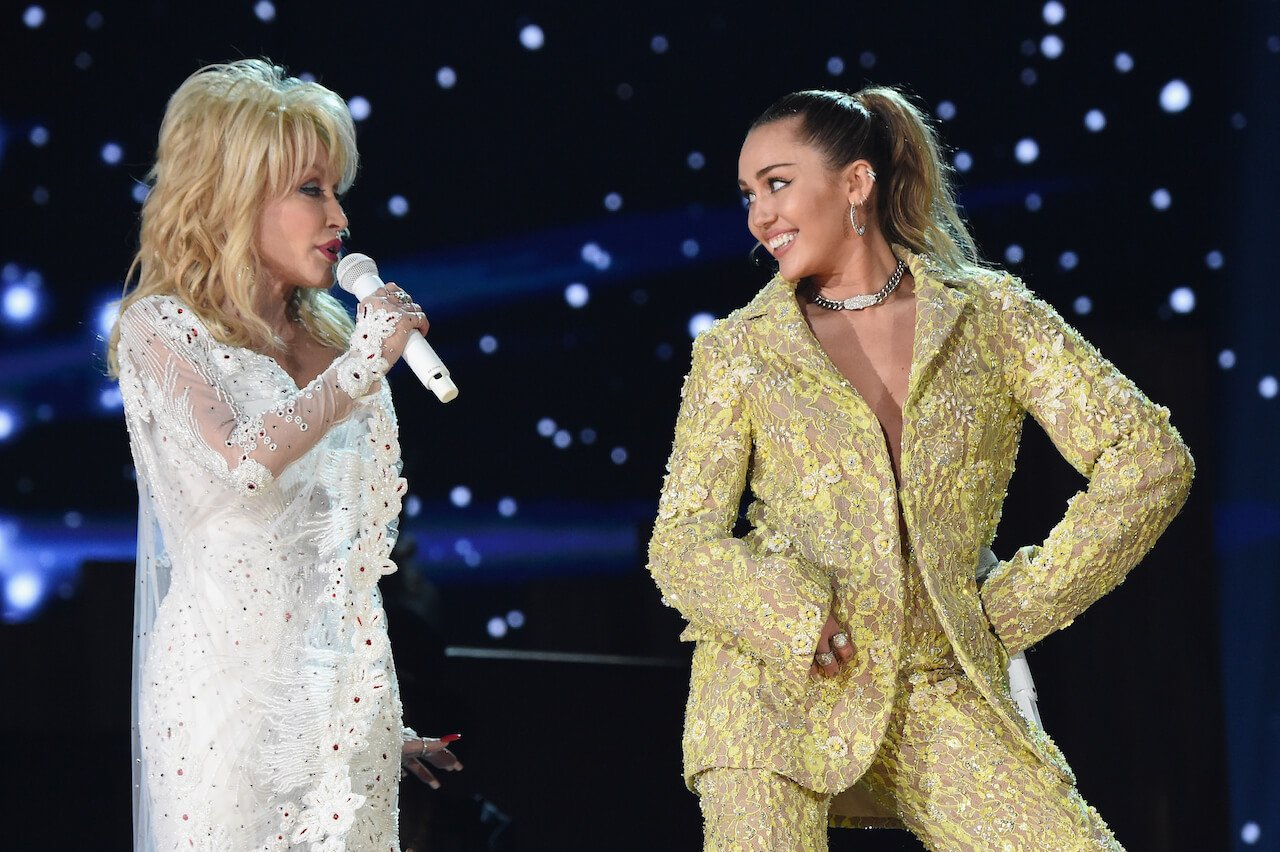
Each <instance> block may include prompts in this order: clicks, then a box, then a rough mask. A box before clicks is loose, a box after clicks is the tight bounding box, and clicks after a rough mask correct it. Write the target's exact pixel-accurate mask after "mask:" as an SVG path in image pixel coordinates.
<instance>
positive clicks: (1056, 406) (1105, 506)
mask: <svg viewBox="0 0 1280 852" xmlns="http://www.w3.org/2000/svg"><path fill="white" fill-rule="evenodd" d="M1000 296H1001V297H1002V298H1003V304H1002V305H1001V308H1002V310H1001V324H1002V342H1001V344H1000V348H1001V350H1002V351H1003V353H1004V361H1005V363H1004V368H1003V369H1004V373H1005V375H1006V376H1008V377H1009V378H1010V380H1011V384H1012V387H1013V393H1014V396H1015V397H1016V398H1017V400H1018V402H1019V403H1020V404H1021V405H1022V406H1023V407H1024V408H1025V409H1026V410H1027V411H1029V412H1030V413H1031V415H1032V416H1033V417H1034V418H1035V419H1036V421H1037V422H1038V423H1039V424H1040V425H1041V426H1042V427H1043V428H1044V430H1045V432H1046V433H1047V434H1048V435H1049V438H1050V439H1051V440H1052V441H1053V443H1054V445H1055V446H1056V447H1057V448H1058V451H1059V452H1060V453H1062V455H1063V457H1064V458H1065V459H1066V460H1067V461H1068V462H1070V463H1071V465H1072V466H1073V467H1074V468H1075V469H1076V470H1078V471H1080V473H1081V474H1083V475H1084V476H1086V477H1088V479H1089V487H1088V488H1087V489H1086V490H1085V491H1083V492H1081V493H1079V494H1077V495H1076V496H1075V497H1073V498H1072V499H1071V500H1070V502H1069V504H1068V508H1067V512H1066V515H1065V516H1064V517H1063V518H1062V520H1061V521H1060V522H1059V523H1058V524H1057V525H1056V526H1055V527H1054V528H1053V529H1052V530H1051V531H1050V533H1049V536H1048V538H1046V539H1045V541H1044V543H1043V544H1041V545H1039V546H1035V547H1024V548H1022V549H1021V550H1019V551H1018V552H1017V553H1016V554H1015V555H1014V556H1013V558H1012V559H1010V560H1008V561H1007V562H1002V563H1001V564H1000V565H999V566H998V567H997V568H996V570H995V571H994V572H993V573H992V574H991V576H990V578H989V579H988V580H987V581H986V583H985V584H984V585H983V586H982V591H981V595H982V602H983V606H984V608H985V609H986V612H987V617H988V618H989V619H990V621H991V624H992V625H993V626H994V627H995V630H996V632H997V634H998V635H999V637H1000V639H1001V640H1002V641H1003V642H1004V644H1005V646H1006V648H1007V649H1008V651H1009V653H1010V654H1014V653H1017V652H1018V651H1020V650H1022V649H1024V648H1026V647H1028V646H1030V645H1032V644H1034V643H1035V642H1037V641H1039V640H1040V639H1042V638H1043V637H1044V636H1046V635H1048V634H1049V633H1052V632H1053V631H1055V630H1058V629H1061V628H1063V627H1066V626H1067V625H1068V624H1070V623H1071V621H1072V619H1074V618H1075V617H1076V616H1077V615H1079V614H1080V613H1081V612H1083V611H1084V610H1085V608H1086V607H1088V606H1089V605H1090V604H1091V603H1093V602H1094V601H1096V600H1097V599H1098V598H1100V597H1102V596H1103V595H1105V594H1106V593H1107V592H1109V591H1111V589H1113V588H1114V587H1115V586H1116V585H1117V584H1118V583H1120V581H1121V580H1122V579H1123V578H1124V576H1125V574H1126V573H1128V571H1129V570H1130V569H1131V568H1133V566H1134V565H1136V564H1137V563H1138V561H1139V560H1140V559H1142V557H1143V556H1144V555H1145V554H1146V553H1147V551H1148V550H1150V549H1151V547H1152V545H1153V544H1155V541H1156V539H1157V538H1158V537H1159V536H1160V533H1161V532H1163V531H1164V529H1165V527H1167V526H1168V525H1169V522H1170V521H1172V520H1173V518H1174V516H1175V515H1177V513H1178V510H1179V509H1180V508H1181V507H1182V504H1183V502H1184V501H1185V500H1186V498H1187V492H1188V490H1189V489H1190V487H1191V479H1192V474H1193V471H1194V465H1193V463H1192V460H1191V455H1190V453H1189V452H1188V451H1187V448H1186V446H1185V445H1184V444H1183V443H1182V439H1181V437H1180V436H1179V435H1178V431H1177V430H1176V429H1174V428H1173V426H1172V425H1170V423H1169V411H1168V410H1167V409H1165V408H1163V407H1161V406H1158V405H1155V404H1154V403H1152V402H1151V401H1150V400H1149V399H1147V398H1146V397H1145V396H1144V395H1143V394H1142V392H1141V391H1139V390H1138V389H1137V388H1136V387H1135V386H1134V385H1133V383H1132V382H1131V381H1129V380H1128V379H1127V378H1125V377H1124V376H1123V375H1121V373H1120V371H1119V370H1117V369H1116V368H1115V367H1114V366H1112V365H1111V363H1110V362H1108V361H1107V360H1106V359H1105V358H1103V357H1102V356H1101V355H1100V354H1099V353H1098V351H1097V350H1096V349H1094V348H1093V347H1092V346H1090V345H1089V344H1088V343H1087V342H1085V340H1084V339H1083V338H1081V337H1080V335H1079V334H1078V333H1077V332H1076V331H1075V330H1074V329H1072V328H1071V327H1070V326H1069V325H1067V323H1066V322H1064V321H1063V319H1062V317H1060V316H1059V315H1058V314H1057V312H1056V311H1054V310H1053V308H1051V307H1050V306H1048V305H1047V304H1045V303H1044V302H1042V301H1040V300H1039V299H1036V298H1035V297H1034V296H1033V295H1032V294H1031V292H1030V291H1029V290H1027V289H1026V288H1025V287H1024V286H1022V284H1021V283H1020V282H1018V281H1016V280H1010V281H1007V282H1006V283H1005V285H1004V286H1003V287H1002V292H1001V293H1000Z"/></svg>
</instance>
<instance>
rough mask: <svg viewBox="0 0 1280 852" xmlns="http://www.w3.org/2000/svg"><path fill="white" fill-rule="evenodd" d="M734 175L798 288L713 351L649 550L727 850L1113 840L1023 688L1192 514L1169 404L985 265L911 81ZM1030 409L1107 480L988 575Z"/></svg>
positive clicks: (698, 782) (692, 743)
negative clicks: (741, 515) (1174, 523)
mask: <svg viewBox="0 0 1280 852" xmlns="http://www.w3.org/2000/svg"><path fill="white" fill-rule="evenodd" d="M738 168H739V172H738V183H739V187H740V189H741V191H742V194H743V196H744V197H745V199H746V201H747V204H748V214H747V220H748V221H747V224H748V227H749V229H750V231H751V233H752V235H753V236H754V237H755V238H756V239H757V240H758V241H759V242H760V243H761V244H762V245H763V247H764V249H765V250H767V251H768V252H769V254H771V255H772V256H773V258H774V259H775V260H776V261H777V263H778V274H777V276H776V277H775V278H774V279H773V280H772V281H770V282H769V283H768V284H767V285H766V286H765V287H764V289H763V290H761V291H760V293H759V294H758V295H757V296H756V297H755V299H754V300H752V301H751V302H750V304H748V305H747V306H746V307H744V308H742V309H740V310H737V311H735V312H734V313H732V314H731V315H730V316H729V317H728V318H727V319H724V320H722V321H720V322H718V323H716V324H715V325H713V326H712V328H711V329H710V330H708V331H707V332H705V333H704V334H702V335H701V336H700V337H699V338H698V339H697V341H696V342H695V343H694V351H693V365H692V369H691V370H690V372H689V375H688V378H687V379H686V383H685V387H684V393H683V403H682V405H681V408H680V415H679V419H678V422H677V425H676V438H675V447H674V449H673V451H672V455H671V461H670V466H669V475H668V476H667V479H666V481H665V484H664V487H663V491H662V497H661V502H660V507H659V517H658V521H657V524H656V527H655V530H654V534H653V540H652V543H651V545H650V550H649V557H650V562H649V567H650V570H651V571H652V573H653V575H654V578H655V579H656V580H657V582H658V585H659V586H660V587H661V589H662V592H663V596H664V600H665V601H666V602H667V603H668V604H669V605H671V606H674V607H676V608H678V609H679V611H680V612H681V613H682V614H683V615H684V617H685V618H686V619H687V620H688V623H689V626H688V629H687V630H686V631H685V633H684V638H686V639H689V640H692V641H695V642H696V643H697V645H696V649H695V651H694V655H693V673H692V682H691V687H690V694H689V702H688V706H687V715H686V725H685V734H684V751H685V776H686V780H687V782H688V783H689V785H690V787H691V789H693V790H695V791H696V792H697V793H698V795H699V797H700V802H701V806H702V810H703V814H704V821H705V844H706V849H708V850H730V849H732V850H740V849H759V850H772V852H781V850H823V849H826V848H827V833H826V829H827V825H828V822H830V823H832V824H835V825H845V826H856V825H862V826H873V825H880V826H898V827H906V828H907V829H909V830H910V831H911V832H913V833H914V834H915V835H916V836H917V837H919V838H920V839H921V841H922V842H923V843H924V844H925V845H926V846H927V847H928V848H931V849H947V850H970V849H972V850H977V849H1014V850H1030V849H1053V850H1078V849H1117V848H1119V844H1118V843H1117V842H1116V841H1115V839H1114V838H1113V837H1112V835H1111V833H1110V831H1109V830H1108V829H1107V827H1106V825H1105V824H1104V823H1103V821H1102V819H1101V818H1100V817H1099V816H1098V814H1097V813H1096V812H1095V811H1094V810H1093V809H1092V808H1091V807H1089V806H1088V805H1087V804H1086V803H1085V802H1084V801H1083V800H1082V799H1081V797H1080V795H1079V794H1078V793H1077V791H1076V788H1075V782H1074V777H1073V776H1072V773H1071V770H1070V768H1069V767H1068V765H1067V763H1066V760H1065V759H1064V758H1063V756H1062V754H1061V753H1060V752H1059V751H1058V749H1057V747H1056V746H1055V745H1054V744H1053V742H1052V741H1051V740H1050V739H1049V738H1048V737H1047V736H1045V734H1044V733H1043V731H1041V730H1040V729H1039V728H1038V727H1037V726H1035V725H1033V724H1030V723H1029V722H1028V721H1027V720H1026V719H1025V718H1024V717H1023V716H1022V715H1021V714H1020V713H1019V712H1018V709H1017V707H1016V706H1015V704H1014V702H1013V700H1012V698H1011V696H1010V694H1009V684H1008V679H1007V674H1006V670H1007V666H1008V662H1009V656H1010V655H1012V654H1016V653H1017V652H1019V651H1021V650H1023V649H1024V648H1027V647H1028V646H1030V645H1032V644H1033V643H1035V642H1037V641H1039V640H1040V639H1042V638H1044V637H1045V636H1046V635H1048V634H1049V633H1052V632H1053V631H1055V630H1058V629H1061V628H1062V627H1065V626H1066V625H1068V624H1070V623H1071V621H1072V619H1074V618H1075V617H1076V616H1077V615H1079V614H1080V612H1081V611H1083V610H1084V609H1085V608H1086V607H1087V606H1088V605H1089V604H1091V603H1092V602H1093V601H1095V600H1097V599H1098V598H1100V597H1101V596H1102V595H1104V594H1106V593H1107V592H1108V591H1110V590H1111V589H1112V588H1113V587H1114V586H1115V585H1116V584H1117V583H1119V582H1120V581H1121V580H1122V579H1123V577H1124V575H1125V574H1126V572H1128V571H1129V570H1130V569H1131V568H1132V567H1133V566H1134V565H1135V564H1136V563H1137V562H1138V561H1139V560H1140V559H1141V558H1142V556H1143V555H1144V554H1145V553H1146V552H1147V550H1148V549H1150V547H1151V546H1152V544H1153V543H1154V542H1155V540H1156V538H1157V537H1158V536H1159V535H1160V533H1161V532H1162V531H1163V530H1164V528H1165V527H1166V526H1167V525H1168V523H1169V522H1170V521H1171V520H1172V518H1173V517H1174V515H1175V514H1176V513H1177V511H1178V510H1179V508H1180V507H1181V505H1182V503H1183V501H1184V500H1185V498H1186V494H1187V490H1188V488H1189V486H1190V482H1191V477H1192V461H1191V457H1190V455H1189V454H1188V452H1187V450H1186V447H1185V446H1184V445H1183V444H1182V441H1181V440H1180V438H1179V437H1178V434H1177V432H1176V431H1175V430H1174V429H1173V428H1172V427H1171V426H1170V425H1169V419H1168V412H1167V411H1166V410H1165V409H1163V408H1160V407H1158V406H1156V405H1154V404H1153V403H1151V402H1150V401H1149V400H1147V398H1146V397H1144V396H1143V395H1142V393H1141V392H1140V391H1139V390H1138V389H1137V388H1136V387H1134V386H1133V384H1132V383H1130V382H1129V381H1128V380H1127V379H1126V378H1125V377H1124V376H1122V375H1121V374H1120V373H1119V372H1118V371H1117V370H1116V369H1115V368H1114V367H1113V366H1112V365H1111V364H1110V363H1108V362H1107V361H1106V360H1104V359H1103V358H1102V357H1101V356H1100V355H1099V354H1098V352H1097V351H1096V350H1095V349H1093V348H1092V347H1091V346H1090V345H1089V344H1088V343H1086V342H1085V341H1084V340H1082V339H1081V338H1080V336H1079V335H1078V334H1077V333H1076V332H1075V331H1074V330H1073V329H1071V328H1070V327H1069V326H1068V325H1067V324H1066V323H1065V322H1063V320H1062V318H1061V317H1059V316H1058V314H1057V313H1055V312H1054V311H1053V309H1052V308H1050V307H1049V306H1048V305H1046V304H1045V303H1044V302H1042V301H1040V300H1039V299H1037V298H1036V297H1035V296H1034V295H1033V294H1032V293H1031V292H1030V291H1028V290H1027V289H1026V287H1024V286H1023V285H1022V283H1021V282H1019V281H1018V280H1017V279H1015V278H1012V277H1011V276H1009V275H1007V274H1004V273H1001V272H998V271H995V270H992V269H989V268H987V267H985V266H982V265H980V263H979V261H978V258H977V254H976V252H975V250H974V245H973V242H972V240H971V238H970V237H969V234H968V232H967V230H966V228H965V225H964V223H963V222H962V221H961V219H960V217H959V215H958V214H957V210H956V206H955V203H954V200H953V193H952V190H951V187H950V185H949V183H948V177H947V173H946V171H945V168H944V166H943V163H942V161H941V159H940V157H939V145H938V142H937V139H936V138H935V136H934V134H933V132H932V129H931V128H930V127H929V125H928V124H927V123H926V122H925V121H924V119H923V118H922V116H921V115H920V113H919V112H918V111H917V110H916V108H915V107H914V106H912V104H911V103H910V102H909V101H908V100H907V99H906V98H904V97H903V96H902V95H901V94H900V93H899V92H897V91H895V90H893V89H888V88H869V89H864V90H863V91H861V92H859V93H857V94H855V95H848V94H844V93H840V92H826V91H809V92H799V93H796V94H793V95H789V96H787V97H784V98H782V99H781V100H780V101H778V102H777V103H776V104H774V105H773V106H772V107H770V108H769V109H768V110H767V111H766V112H765V113H764V114H763V115H762V116H761V117H760V118H759V119H758V120H757V121H756V122H755V124H754V125H753V126H752V128H751V130H750V132H749V133H748V135H747V138H746V141H745V142H744V144H743V146H742V152H741V155H740V157H739V165H738ZM1028 412H1029V413H1030V414H1031V415H1032V416H1033V417H1034V418H1035V419H1036V421H1037V422H1038V423H1039V425H1040V426H1041V427H1042V428H1043V429H1045V431H1046V432H1047V433H1048V435H1049V437H1050V438H1051V439H1052V440H1053V442H1054V444H1055V445H1056V446H1057V448H1058V450H1059V451H1060V452H1061V453H1062V454H1063V456H1064V457H1065V458H1066V459H1067V460H1068V461H1069V462H1070V463H1071V464H1072V465H1074V466H1075V467H1076V469H1077V470H1079V471H1080V472H1081V473H1082V474H1084V475H1085V476H1086V477H1088V480H1089V485H1088V488H1087V489H1086V490H1085V491H1083V492H1082V493H1080V494H1078V495H1077V496H1076V497H1075V498H1074V499H1072V500H1071V502H1070V505H1069V508H1068V510H1067V512H1066V515H1065V516H1064V517H1063V518H1062V520H1061V521H1060V522H1059V523H1058V524H1057V526H1055V527H1054V529H1053V530H1052V531H1051V532H1050V533H1049V536H1048V538H1047V539H1046V540H1045V541H1044V542H1043V544H1041V545H1039V546H1031V547H1024V548H1022V549H1021V550H1019V551H1018V552H1017V553H1016V554H1015V555H1014V556H1013V558H1011V559H1009V560H1008V561H1006V562H1002V563H1000V564H998V565H997V567H995V569H994V570H993V571H992V572H991V573H990V574H989V575H985V577H984V578H980V577H979V576H978V566H979V564H980V556H982V555H983V551H985V549H986V547H987V546H989V545H990V543H991V541H992V538H993V537H994V535H995V531H996V522H997V520H998V519H999V516H1000V508H1001V501H1002V500H1003V498H1004V493H1005V486H1006V485H1007V483H1008V481H1009V477H1010V474H1011V473H1012V470H1013V463H1014V456H1015V454H1016V450H1017V446H1018V440H1019V434H1020V430H1021V425H1022V422H1023V418H1024V415H1025V414H1026V413H1028ZM748 487H749V488H750V492H751V495H752V497H753V498H754V500H753V502H752V503H751V506H750V509H749V510H748V513H747V518H748V521H749V522H750V525H751V529H750V531H749V532H747V533H746V535H745V536H742V537H734V535H733V527H734V524H735V522H736V520H737V517H738V509H739V501H740V498H741V497H742V494H743V492H744V489H746V488H748ZM988 553H989V551H988Z"/></svg>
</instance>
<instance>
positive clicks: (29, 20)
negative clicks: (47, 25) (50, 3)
mask: <svg viewBox="0 0 1280 852" xmlns="http://www.w3.org/2000/svg"><path fill="white" fill-rule="evenodd" d="M44 17H45V16H44V8H43V7H41V6H34V5H33V6H28V7H27V8H26V9H24V10H23V12H22V23H24V24H26V25H27V29H32V30H34V29H37V28H38V27H39V26H40V25H41V24H43V23H44Z"/></svg>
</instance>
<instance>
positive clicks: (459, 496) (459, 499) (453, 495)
mask: <svg viewBox="0 0 1280 852" xmlns="http://www.w3.org/2000/svg"><path fill="white" fill-rule="evenodd" d="M449 502H450V503H452V504H453V505H455V506H457V507H458V508H459V509H465V508H467V507H468V506H470V505H471V489H470V488H468V487H467V486H465V485H455V486H453V488H452V489H450V490H449Z"/></svg>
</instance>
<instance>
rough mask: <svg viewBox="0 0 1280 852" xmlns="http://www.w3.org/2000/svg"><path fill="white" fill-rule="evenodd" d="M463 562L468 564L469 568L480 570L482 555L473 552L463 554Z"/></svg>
mask: <svg viewBox="0 0 1280 852" xmlns="http://www.w3.org/2000/svg"><path fill="white" fill-rule="evenodd" d="M462 561H463V562H465V563H466V565H467V567H468V568H479V567H480V562H481V561H482V560H481V559H480V553H479V552H478V551H475V550H472V551H470V552H469V553H465V554H463V556H462Z"/></svg>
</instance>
